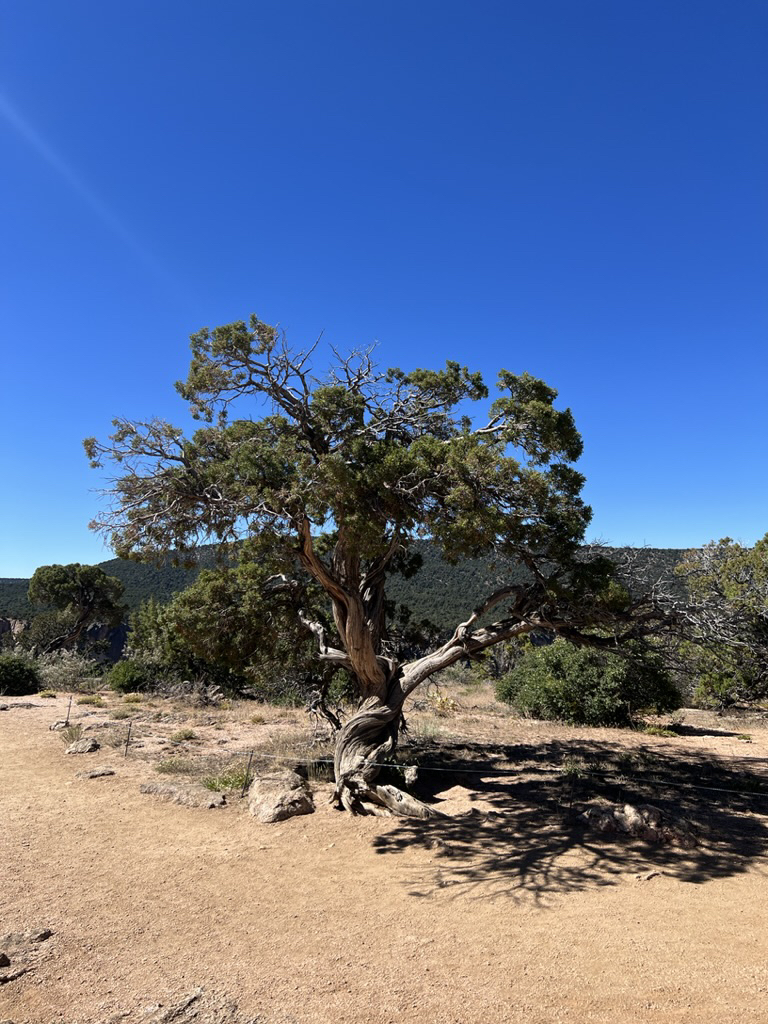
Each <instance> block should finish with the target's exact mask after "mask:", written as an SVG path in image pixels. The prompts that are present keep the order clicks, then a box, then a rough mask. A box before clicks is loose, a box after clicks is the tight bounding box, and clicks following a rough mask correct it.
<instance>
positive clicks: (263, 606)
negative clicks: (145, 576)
mask: <svg viewBox="0 0 768 1024" xmlns="http://www.w3.org/2000/svg"><path fill="white" fill-rule="evenodd" d="M275 569H276V566H275V565H274V564H273V563H272V561H271V560H270V558H269V557H268V556H267V555H265V556H264V557H261V558H260V559H259V561H258V562H248V561H246V562H243V563H241V564H239V565H237V566H236V567H233V568H225V567H219V568H218V569H205V570H203V571H202V572H201V573H200V575H199V576H198V578H197V579H196V581H195V582H194V583H193V584H192V585H191V586H189V587H188V588H187V589H186V590H184V591H182V592H181V593H179V594H176V595H175V596H174V598H173V599H172V600H171V601H170V602H169V603H168V604H167V605H160V604H159V603H158V602H157V601H154V600H150V601H149V602H147V603H146V604H144V605H142V606H141V608H139V609H138V611H137V612H136V613H134V615H133V616H132V618H131V626H132V632H131V635H130V638H129V643H128V653H129V654H130V655H131V656H132V657H134V658H136V659H139V660H141V661H142V662H143V663H145V664H147V665H150V666H152V667H153V670H154V671H155V674H156V675H158V676H166V677H168V676H175V677H176V678H205V679H206V680H208V681H209V682H212V683H216V684H217V685H219V686H221V687H222V688H223V689H224V690H226V691H229V692H233V691H235V692H236V691H239V690H244V689H247V690H248V692H250V693H252V694H255V695H257V696H259V697H261V698H262V699H264V700H270V701H276V702H286V701H287V702H288V703H291V704H296V703H302V702H303V701H305V700H306V696H307V692H308V690H309V689H311V688H312V687H313V686H314V685H317V683H316V680H315V678H314V676H313V674H312V673H313V672H316V669H317V666H316V664H315V661H314V645H313V642H312V638H311V636H310V634H309V633H308V632H307V631H306V630H305V629H303V628H302V626H301V624H300V622H299V620H298V618H297V616H296V614H295V611H294V609H293V607H292V605H291V601H290V595H288V599H284V598H281V597H280V596H279V595H278V596H273V595H272V594H271V593H269V592H268V591H267V590H266V589H265V587H266V585H267V581H268V580H269V579H270V577H271V576H272V575H273V573H274V570H275ZM303 596H304V597H307V594H306V593H305V594H304V595H303ZM308 600H311V597H309V598H308ZM337 686H338V688H341V687H342V686H343V684H342V683H339V684H337Z"/></svg>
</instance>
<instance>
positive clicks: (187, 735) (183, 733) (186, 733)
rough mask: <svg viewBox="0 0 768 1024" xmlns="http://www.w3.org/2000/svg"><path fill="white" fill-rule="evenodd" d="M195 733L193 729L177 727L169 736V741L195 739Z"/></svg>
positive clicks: (178, 741)
mask: <svg viewBox="0 0 768 1024" xmlns="http://www.w3.org/2000/svg"><path fill="white" fill-rule="evenodd" d="M196 739H197V733H196V732H195V730H194V729H179V730H178V731H177V732H175V733H174V734H173V735H172V736H171V743H184V742H186V740H196Z"/></svg>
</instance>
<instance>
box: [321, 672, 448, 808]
mask: <svg viewBox="0 0 768 1024" xmlns="http://www.w3.org/2000/svg"><path fill="white" fill-rule="evenodd" d="M392 689H393V688H392V687H390V693H391V692H392ZM394 689H396V692H395V693H394V694H392V696H391V698H390V697H389V695H388V699H387V702H386V703H382V701H380V700H379V698H378V697H368V698H367V699H366V700H364V701H363V702H362V704H361V705H360V707H359V708H358V710H357V711H356V712H355V714H354V715H353V716H352V718H350V720H349V721H348V722H347V723H346V724H345V725H344V727H343V729H342V730H341V732H340V733H339V735H338V737H337V739H336V751H335V755H334V769H335V775H336V788H335V790H334V793H333V797H332V800H333V801H334V802H335V803H336V805H337V806H340V807H343V808H344V809H345V810H347V811H350V812H351V813H352V814H375V815H390V814H396V815H402V816H407V817H416V818H430V817H434V816H435V815H436V814H437V813H438V812H437V811H435V810H434V809H433V808H432V807H429V806H428V805H427V804H425V803H422V801H421V800H417V799H416V797H414V796H411V795H410V793H406V792H405V791H404V790H402V789H399V788H398V787H397V786H393V785H391V784H389V783H384V784H380V783H378V782H377V781H376V780H377V778H378V776H379V774H380V772H381V769H382V767H383V765H384V761H385V759H389V758H391V757H392V755H393V754H394V752H395V750H396V749H397V736H398V731H399V727H400V720H401V717H402V711H403V701H404V700H405V694H402V691H400V689H399V686H398V687H396V688H394Z"/></svg>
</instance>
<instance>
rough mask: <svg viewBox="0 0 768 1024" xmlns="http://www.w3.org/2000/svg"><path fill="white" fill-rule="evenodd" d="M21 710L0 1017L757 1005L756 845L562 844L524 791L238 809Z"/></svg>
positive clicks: (764, 1010) (367, 1016)
mask: <svg viewBox="0 0 768 1024" xmlns="http://www.w3.org/2000/svg"><path fill="white" fill-rule="evenodd" d="M60 701H61V699H60ZM60 701H59V703H60ZM10 703H14V701H10ZM16 703H18V701H16ZM34 703H36V704H37V705H39V706H38V707H34V708H29V709H12V710H9V711H6V712H2V713H0V816H1V817H0V875H1V876H2V881H1V882H0V901H1V903H0V908H1V909H0V913H1V918H0V933H3V932H11V931H23V930H26V929H32V928H41V927H46V928H50V929H52V931H53V935H52V937H51V938H50V939H48V940H46V941H45V942H44V943H41V944H40V951H39V961H38V963H37V966H36V968H35V970H34V971H32V972H30V973H28V974H26V975H24V976H22V977H20V978H18V979H17V980H15V981H11V982H9V983H7V984H5V985H0V1020H3V1019H7V1020H10V1021H13V1022H14V1024H53V1022H66V1024H75V1022H76V1024H97V1022H98V1024H102V1022H106V1021H109V1020H110V1019H113V1020H115V1021H117V1020H121V1021H125V1022H129V1024H133V1022H134V1021H136V1022H138V1021H141V1020H143V1019H144V1020H146V1019H148V1018H147V1014H148V1013H149V1012H150V1011H149V1010H148V1007H149V1006H150V1005H155V1006H157V1004H164V1005H166V1006H167V1005H172V1004H174V1002H178V1000H180V999H181V998H182V997H183V996H184V995H185V994H187V993H190V992H192V991H193V990H194V989H195V988H196V987H198V986H199V987H202V988H203V989H204V990H205V991H206V992H207V993H210V994H211V995H212V996H216V995H217V994H218V995H221V996H227V997H229V998H231V999H233V1000H236V1002H237V1004H238V1006H239V1013H240V1015H241V1016H237V1017H235V1016H234V1015H233V1016H232V1017H229V1018H226V1017H225V1016H221V1017H218V1018H216V1020H221V1021H224V1020H225V1019H228V1020H229V1019H231V1020H235V1019H237V1020H238V1021H239V1020H252V1021H258V1022H259V1024H319V1022H323V1024H324V1022H329V1024H330V1022H342V1024H347V1022H349V1024H352V1022H354V1024H388V1022H392V1024H401V1022H402V1024H416V1022H418V1024H423V1022H425V1021H430V1022H435V1024H480V1022H483V1024H504V1022H509V1024H511V1022H519V1021H520V1022H522V1021H526V1022H528V1024H545V1022H546V1024H552V1022H560V1021H563V1022H574V1024H576V1022H578V1024H581V1022H585V1021H590V1022H600V1024H608V1022H609V1021H610V1022H611V1024H615V1022H617V1021H618V1022H624V1021H626V1022H646V1021H647V1022H654V1024H657V1022H658V1024H661V1022H665V1024H666V1022H672V1021H674V1022H685V1024H694V1022H695V1024H698V1022H701V1024H704V1022H707V1024H710V1022H712V1021H718V1022H720V1024H729V1022H736V1021H738V1022H740V1024H742V1022H745V1021H747V1022H758V1024H760V1022H764V1021H768V929H766V923H767V918H768V882H767V879H766V870H765V868H766V862H765V860H764V859H763V858H762V857H761V856H757V855H755V851H756V850H758V849H760V850H762V849H763V848H764V847H761V846H760V847H759V846H754V847H749V848H748V849H746V848H745V849H744V850H742V849H739V847H738V844H736V845H734V844H731V845H730V846H729V845H728V844H727V843H726V844H723V843H718V837H717V836H714V837H712V843H711V844H710V845H709V846H708V848H707V849H706V850H704V851H693V852H692V851H686V850H682V849H679V848H675V849H670V848H667V849H665V850H664V851H658V850H654V849H652V848H650V847H648V846H647V845H646V844H642V843H639V842H637V841H634V840H624V841H622V842H619V840H616V839H610V837H603V836H599V835H597V836H587V837H586V838H585V839H582V840H580V841H579V842H574V841H569V839H568V836H567V835H566V834H565V832H563V834H555V832H554V831H553V826H552V823H551V822H544V821H543V820H541V821H540V824H539V825H537V819H536V814H535V808H533V809H529V813H528V814H527V816H526V817H525V819H522V818H521V819H510V820H513V821H517V822H518V825H519V827H520V828H522V823H524V825H525V829H526V830H527V831H526V833H525V834H524V833H523V832H522V831H520V832H519V834H518V835H514V834H511V833H510V823H509V821H506V822H505V823H504V826H503V828H502V827H501V826H500V825H499V824H498V823H497V821H496V819H495V818H494V817H491V818H486V817H485V816H484V815H482V814H478V815H476V816H475V817H474V818H469V819H467V818H464V819H461V821H460V822H459V823H456V822H447V823H442V824H439V825H437V826H435V827H434V828H432V830H431V831H427V832H423V833H422V834H421V836H418V835H416V834H415V833H414V832H413V826H411V825H410V824H404V823H400V822H397V821H392V820H381V819H351V818H349V817H347V816H346V815H342V814H339V813H337V812H334V811H332V810H331V809H330V808H329V807H328V806H327V805H326V803H325V801H324V800H323V799H322V797H321V798H320V799H318V801H317V803H318V808H317V812H316V813H315V814H314V815H311V816H308V817H304V818H298V819H293V820H291V821H288V822H284V823H281V824H278V825H272V826H260V825H257V824H255V823H254V821H253V820H252V819H250V818H249V817H247V815H245V814H244V813H243V812H242V810H241V809H240V808H237V807H229V808H226V809H224V810H208V811H206V810H190V809H185V808H181V807H176V806H173V805H169V804H165V803H161V802H158V801H157V800H155V799H154V798H152V797H149V796H145V795H142V794H140V793H139V789H138V784H139V781H140V779H141V778H143V777H146V776H147V774H148V773H149V772H150V771H151V769H150V768H149V767H148V765H147V764H146V763H143V762H139V761H132V760H131V759H130V758H129V759H127V760H126V759H121V757H120V752H119V751H117V750H115V749H114V748H107V747H104V748H103V749H102V750H101V751H99V752H98V753H97V754H95V755H83V756H80V757H77V756H65V755H64V747H63V745H62V743H61V741H60V739H59V738H58V736H57V735H56V734H55V733H51V732H49V731H48V724H49V722H50V721H52V720H53V719H54V718H55V717H56V709H54V708H53V707H51V704H50V703H49V704H44V703H43V702H41V701H39V700H37V701H34ZM60 710H61V709H60V708H59V712H60ZM517 729H518V730H523V731H524V730H525V725H524V724H522V725H520V724H518V726H517ZM760 742H761V743H762V744H763V747H761V748H760V749H759V750H758V749H755V750H754V751H750V756H752V757H754V758H755V759H758V758H759V756H764V755H765V749H763V748H764V746H765V737H764V736H763V737H761V739H760ZM85 762H87V766H88V767H92V766H93V765H94V764H95V763H98V764H111V765H112V766H113V767H114V768H115V770H116V774H115V775H114V776H110V777H106V778H101V779H92V780H85V779H81V778H77V777H76V773H77V772H78V771H80V770H82V769H83V768H84V767H85ZM453 795H454V796H456V793H455V792H454V794H453ZM496 806H498V804H497V805H496ZM765 809H766V806H765V803H763V805H762V810H765ZM747 817H751V816H747ZM751 820H752V822H753V824H754V826H755V827H756V828H759V829H764V827H765V823H766V820H765V819H764V818H758V817H756V816H755V817H754V818H752V819H751ZM537 829H538V830H539V831H537ZM474 833H476V834H477V842H476V843H475V844H471V843H470V842H469V839H470V838H471V837H472V835H473V834H474ZM761 836H762V833H761ZM653 869H658V870H660V871H661V873H660V874H658V875H656V876H655V877H652V878H648V879H647V880H638V878H637V877H636V875H637V874H638V873H644V872H648V871H650V870H653ZM153 1019H154V1018H153ZM211 1019H212V1020H213V1019H214V1018H213V1017H211Z"/></svg>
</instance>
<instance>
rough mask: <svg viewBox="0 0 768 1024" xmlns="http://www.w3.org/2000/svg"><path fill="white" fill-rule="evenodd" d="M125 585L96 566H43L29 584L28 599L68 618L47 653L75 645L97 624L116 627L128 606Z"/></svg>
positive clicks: (50, 642)
mask: <svg viewBox="0 0 768 1024" xmlns="http://www.w3.org/2000/svg"><path fill="white" fill-rule="evenodd" d="M122 595H123V585H122V583H121V582H120V581H119V580H117V579H115V578H114V577H112V576H107V575H106V573H104V572H103V571H102V570H101V569H100V568H99V567H98V566H97V565H80V563H79V562H74V563H72V564H71V565H43V566H41V567H40V568H39V569H37V570H36V571H35V573H34V575H33V576H32V579H31V580H30V583H29V600H30V601H31V602H32V603H33V604H39V605H46V606H47V607H48V608H49V609H52V610H55V611H58V612H60V613H62V614H63V615H64V616H65V617H66V625H64V626H63V632H62V633H61V634H60V635H59V636H55V637H53V638H52V639H50V640H49V642H48V643H47V644H46V647H45V651H46V653H47V652H49V651H53V650H58V649H60V648H62V647H69V646H71V645H72V644H74V643H75V642H76V641H77V640H78V639H79V638H80V637H81V636H82V634H83V633H84V632H85V630H86V629H87V627H88V626H89V625H90V624H91V623H94V622H102V623H105V624H107V625H111V626H114V625H117V624H118V623H119V622H120V621H121V619H122V617H123V615H124V613H125V607H124V605H122V604H121V603H120V600H121V598H122Z"/></svg>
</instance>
